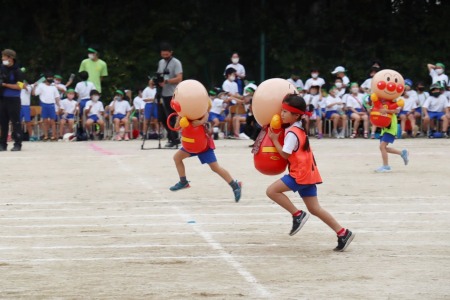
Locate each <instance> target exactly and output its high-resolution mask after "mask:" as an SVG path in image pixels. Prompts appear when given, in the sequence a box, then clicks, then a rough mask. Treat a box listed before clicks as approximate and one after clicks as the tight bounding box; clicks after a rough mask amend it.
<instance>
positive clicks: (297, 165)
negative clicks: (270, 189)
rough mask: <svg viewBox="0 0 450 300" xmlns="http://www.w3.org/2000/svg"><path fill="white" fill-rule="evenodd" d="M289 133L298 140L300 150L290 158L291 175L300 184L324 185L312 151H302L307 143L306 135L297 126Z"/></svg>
mask: <svg viewBox="0 0 450 300" xmlns="http://www.w3.org/2000/svg"><path fill="white" fill-rule="evenodd" d="M288 132H292V133H293V134H295V136H296V137H297V139H298V149H295V150H294V151H293V152H292V154H291V155H290V156H289V158H288V163H289V164H288V169H289V175H291V176H292V177H293V178H295V182H297V183H298V184H318V183H322V177H320V173H319V169H318V168H317V165H316V160H315V159H314V155H313V153H312V150H311V149H310V150H309V151H305V150H303V149H302V148H303V145H304V144H305V142H306V133H305V132H304V131H303V129H300V128H298V127H296V126H292V127H291V128H289V130H288Z"/></svg>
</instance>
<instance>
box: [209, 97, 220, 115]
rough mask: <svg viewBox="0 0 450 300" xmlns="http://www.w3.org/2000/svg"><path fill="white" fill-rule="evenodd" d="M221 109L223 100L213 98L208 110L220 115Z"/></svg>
mask: <svg viewBox="0 0 450 300" xmlns="http://www.w3.org/2000/svg"><path fill="white" fill-rule="evenodd" d="M222 110H223V100H222V99H220V98H214V100H213V101H212V103H211V109H210V110H209V111H210V112H212V113H215V114H218V115H220V114H221V113H222Z"/></svg>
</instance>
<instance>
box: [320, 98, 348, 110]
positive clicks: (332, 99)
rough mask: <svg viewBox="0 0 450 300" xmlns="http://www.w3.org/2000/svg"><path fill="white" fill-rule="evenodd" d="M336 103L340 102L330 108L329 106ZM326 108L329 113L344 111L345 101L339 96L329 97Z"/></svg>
mask: <svg viewBox="0 0 450 300" xmlns="http://www.w3.org/2000/svg"><path fill="white" fill-rule="evenodd" d="M335 102H338V104H335V105H333V106H331V107H328V105H330V104H331V103H335ZM325 106H326V110H327V111H332V110H342V109H344V101H342V99H341V98H340V97H337V96H336V97H333V96H331V95H328V96H327V98H326V99H325Z"/></svg>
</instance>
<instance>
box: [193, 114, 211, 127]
mask: <svg viewBox="0 0 450 300" xmlns="http://www.w3.org/2000/svg"><path fill="white" fill-rule="evenodd" d="M208 116H209V113H208V112H206V113H205V114H204V115H203V116H202V117H201V119H198V120H194V121H192V122H191V123H192V126H194V127H197V126H200V125H203V124H205V123H206V122H208Z"/></svg>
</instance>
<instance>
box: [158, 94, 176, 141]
mask: <svg viewBox="0 0 450 300" xmlns="http://www.w3.org/2000/svg"><path fill="white" fill-rule="evenodd" d="M171 100H172V96H170V97H161V103H160V107H159V109H158V112H159V121H160V122H161V123H162V125H163V126H164V128H165V129H166V131H167V140H168V143H167V144H166V147H173V146H176V145H178V144H179V143H180V139H179V137H178V132H176V131H173V130H171V129H169V127H168V126H167V117H169V115H170V114H171V113H174V112H175V111H174V110H173V109H172V107H171V106H170V101H171ZM176 119H177V118H175V117H173V118H171V119H170V121H169V122H170V126H172V128H173V127H175V122H176Z"/></svg>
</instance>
